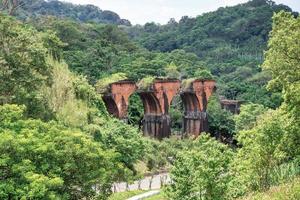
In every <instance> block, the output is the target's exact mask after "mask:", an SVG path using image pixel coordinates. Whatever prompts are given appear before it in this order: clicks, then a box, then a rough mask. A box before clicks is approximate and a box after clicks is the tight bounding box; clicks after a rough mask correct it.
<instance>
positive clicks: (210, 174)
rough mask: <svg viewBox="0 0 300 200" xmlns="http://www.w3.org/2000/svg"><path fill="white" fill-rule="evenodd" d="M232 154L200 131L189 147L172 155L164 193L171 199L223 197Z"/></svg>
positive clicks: (228, 176)
mask: <svg viewBox="0 0 300 200" xmlns="http://www.w3.org/2000/svg"><path fill="white" fill-rule="evenodd" d="M232 155H233V154H232V151H231V150H230V148H228V147H227V146H226V145H224V144H222V143H220V142H218V141H217V140H215V139H213V138H211V137H210V136H208V135H206V134H203V135H201V136H200V137H199V138H198V139H197V140H195V141H194V142H193V147H191V148H189V149H188V150H184V151H182V152H180V153H178V155H177V156H176V160H175V163H174V167H173V168H172V170H171V174H170V175H171V178H172V183H171V184H170V185H169V186H167V189H166V193H167V196H168V197H169V198H170V199H174V200H176V199H178V200H196V199H199V200H200V199H201V200H202V199H210V200H213V199H214V200H218V199H225V194H226V191H227V185H228V183H229V181H230V179H231V178H230V174H229V164H230V161H231V159H232Z"/></svg>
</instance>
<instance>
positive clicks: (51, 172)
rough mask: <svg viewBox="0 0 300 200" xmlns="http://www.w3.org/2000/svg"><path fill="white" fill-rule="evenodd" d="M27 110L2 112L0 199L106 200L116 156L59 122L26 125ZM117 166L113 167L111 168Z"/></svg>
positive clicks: (4, 108) (11, 108) (11, 107)
mask: <svg viewBox="0 0 300 200" xmlns="http://www.w3.org/2000/svg"><path fill="white" fill-rule="evenodd" d="M22 111H24V107H23V108H22V107H18V106H15V105H4V106H0V112H1V113H3V114H4V117H3V120H4V121H1V129H0V135H1V140H0V144H1V145H0V152H1V156H0V160H1V164H0V169H1V170H0V197H1V199H9V198H12V197H13V198H20V199H21V198H34V199H45V198H47V199H53V198H55V199H57V198H59V199H78V198H89V197H92V196H96V191H95V190H93V187H97V188H98V189H99V191H100V195H102V196H104V197H105V196H107V195H108V194H109V193H110V186H111V183H112V180H113V177H115V175H116V171H115V169H117V165H116V166H114V164H116V163H113V160H114V157H115V156H116V154H115V153H113V152H112V151H105V150H103V148H102V147H101V146H100V145H99V144H98V143H97V142H95V141H93V140H92V138H91V137H89V136H87V135H86V134H84V133H82V132H80V131H78V130H72V129H69V128H66V127H62V126H60V125H58V124H57V123H55V122H50V123H44V122H41V121H40V120H23V119H22V118H23V116H22ZM112 166H114V167H112Z"/></svg>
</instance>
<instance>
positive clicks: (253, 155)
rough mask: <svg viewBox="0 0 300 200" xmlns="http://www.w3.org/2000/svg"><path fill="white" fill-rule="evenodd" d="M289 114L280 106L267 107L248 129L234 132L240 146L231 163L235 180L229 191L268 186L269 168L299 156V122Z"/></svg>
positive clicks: (237, 192) (270, 171) (270, 174)
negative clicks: (253, 125)
mask: <svg viewBox="0 0 300 200" xmlns="http://www.w3.org/2000/svg"><path fill="white" fill-rule="evenodd" d="M294 122H295V121H294V119H293V117H291V115H290V114H288V113H286V112H285V111H284V110H282V109H278V110H275V111H268V112H266V113H265V114H263V115H261V116H260V117H259V118H258V120H257V125H256V126H255V127H254V128H252V129H250V130H243V131H240V132H239V133H238V134H237V140H238V142H239V144H240V145H241V146H242V148H240V149H239V150H238V152H237V155H236V157H235V159H234V162H233V166H232V171H233V172H232V173H233V176H234V177H235V182H233V184H232V191H231V192H232V193H233V194H234V195H241V194H244V193H246V192H250V191H255V190H262V189H268V188H269V187H270V186H271V183H272V171H274V169H275V168H276V167H277V166H279V165H280V164H282V163H284V162H286V161H289V160H293V159H296V158H297V157H298V158H299V155H300V154H299V148H297V147H296V146H297V145H299V141H300V140H299V139H300V138H299V134H297V131H299V126H298V125H297V124H293V123H294Z"/></svg>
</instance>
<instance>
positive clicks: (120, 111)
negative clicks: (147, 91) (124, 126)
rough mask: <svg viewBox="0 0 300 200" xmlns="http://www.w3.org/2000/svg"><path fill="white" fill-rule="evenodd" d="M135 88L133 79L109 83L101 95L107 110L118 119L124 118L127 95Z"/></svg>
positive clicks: (125, 116)
mask: <svg viewBox="0 0 300 200" xmlns="http://www.w3.org/2000/svg"><path fill="white" fill-rule="evenodd" d="M136 89H137V87H136V84H135V82H133V81H127V80H125V81H119V82H115V83H112V84H110V86H109V91H108V92H107V93H105V94H104V95H103V96H102V98H103V101H104V103H105V105H106V108H107V110H108V112H109V113H110V114H111V115H113V116H115V117H117V118H119V119H124V120H126V119H127V111H128V101H129V97H130V95H131V94H133V93H134V91H135V90H136Z"/></svg>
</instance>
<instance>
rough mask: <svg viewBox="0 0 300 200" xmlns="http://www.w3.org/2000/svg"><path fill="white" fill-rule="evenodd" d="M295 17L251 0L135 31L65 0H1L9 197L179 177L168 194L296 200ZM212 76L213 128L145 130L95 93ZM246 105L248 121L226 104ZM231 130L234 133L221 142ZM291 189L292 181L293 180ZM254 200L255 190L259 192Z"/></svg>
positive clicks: (2, 181)
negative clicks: (272, 195)
mask: <svg viewBox="0 0 300 200" xmlns="http://www.w3.org/2000/svg"><path fill="white" fill-rule="evenodd" d="M299 44H300V17H298V13H296V12H293V11H292V10H291V9H290V8H289V7H288V6H285V5H277V4H275V3H274V2H273V1H270V0H252V1H249V2H247V3H245V4H239V5H236V6H233V7H225V8H219V9H218V10H216V11H213V12H209V13H204V14H202V15H199V16H197V17H195V18H190V17H186V16H184V17H182V18H181V20H179V22H176V21H175V20H174V19H170V21H169V22H168V23H167V24H166V25H159V24H156V23H154V22H151V23H146V24H145V25H143V26H142V25H134V26H132V25H131V24H130V22H129V21H128V20H124V19H121V18H120V17H119V16H118V15H117V14H116V13H114V12H112V11H103V10H101V9H100V8H98V7H95V6H92V5H86V6H83V5H73V4H71V3H65V2H60V1H57V0H50V1H44V0H30V1H23V0H17V1H16V0H2V1H0V199H108V198H109V196H111V194H112V184H113V183H115V182H121V181H126V182H132V181H134V180H136V179H139V178H141V177H143V176H144V175H145V174H147V173H154V172H159V171H161V170H164V171H168V172H169V173H170V176H171V179H172V183H171V184H169V185H168V186H166V187H164V188H163V197H159V199H174V200H184V199H186V200H194V199H195V200H196V199H199V200H200V199H201V200H203V199H205V200H206V199H207V200H209V199H214V200H215V199H216V200H218V199H243V198H245V199H262V198H260V197H259V196H256V195H260V193H261V192H264V191H267V190H269V189H270V188H272V187H277V186H278V187H281V186H282V187H283V188H284V185H283V184H291V183H293V187H291V189H290V190H289V191H288V192H285V193H284V195H283V194H281V195H280V194H279V196H283V197H282V198H278V199H295V200H296V199H299V198H300V188H299V185H300V183H299V174H300V168H299V161H300V134H299V132H300V113H299V111H300V107H299V105H300V96H299V94H300V82H299V80H300V60H299V58H300V46H299ZM155 77H160V78H176V79H180V80H182V81H184V80H193V79H196V78H200V79H207V78H209V79H215V80H216V81H217V88H218V89H217V93H216V94H215V95H213V96H212V97H211V98H210V100H209V102H208V108H207V113H208V117H209V118H208V119H209V132H208V133H203V134H202V135H201V136H200V137H198V138H197V139H194V138H189V137H186V138H182V139H178V138H179V137H178V135H180V134H181V128H182V127H181V126H182V125H181V123H180V122H181V118H182V116H183V108H182V103H181V100H180V98H179V97H178V96H176V97H175V98H174V100H173V102H172V107H171V110H170V115H171V118H172V126H173V127H172V131H173V136H174V137H173V136H172V137H171V138H167V139H164V140H162V141H158V140H155V139H151V138H147V137H143V136H142V133H141V131H140V130H139V129H138V123H139V121H140V119H141V118H142V117H143V106H142V102H141V100H140V99H139V97H138V95H137V94H133V95H132V96H131V98H130V107H129V113H128V122H129V124H127V123H124V122H123V121H120V120H118V119H116V118H113V117H112V116H110V115H109V114H108V112H107V110H106V108H105V105H104V103H103V101H102V98H101V95H100V94H99V92H100V91H101V90H102V89H103V88H105V87H107V85H108V84H109V83H111V82H113V81H118V80H123V79H130V80H134V81H137V82H138V83H139V84H144V83H147V82H149V83H150V84H151V83H152V81H153V79H154V78H155ZM222 96H223V97H225V98H227V99H236V100H242V101H243V105H242V106H241V108H240V114H239V115H233V114H232V113H230V112H228V111H226V110H223V109H222V108H221V105H220V98H221V97H222ZM224 138H225V139H224ZM294 185H295V187H294ZM252 197H253V198H252Z"/></svg>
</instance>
